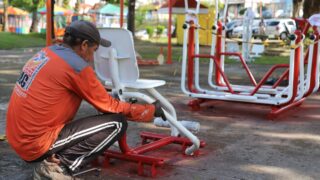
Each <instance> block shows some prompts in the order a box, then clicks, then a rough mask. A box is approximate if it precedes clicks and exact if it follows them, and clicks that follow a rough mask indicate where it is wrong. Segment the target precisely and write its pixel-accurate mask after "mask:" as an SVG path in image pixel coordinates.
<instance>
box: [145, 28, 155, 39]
mask: <svg viewBox="0 0 320 180" xmlns="http://www.w3.org/2000/svg"><path fill="white" fill-rule="evenodd" d="M146 31H147V33H148V35H149V38H152V37H153V32H154V28H153V27H152V26H147V27H146Z"/></svg>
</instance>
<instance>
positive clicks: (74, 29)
mask: <svg viewBox="0 0 320 180" xmlns="http://www.w3.org/2000/svg"><path fill="white" fill-rule="evenodd" d="M65 32H66V33H69V34H70V35H71V36H74V37H79V38H83V39H85V40H89V41H92V42H95V43H97V44H100V45H101V46H104V47H110V46H111V42H110V41H108V40H106V39H103V38H101V36H100V33H99V31H98V29H97V28H96V26H95V25H94V24H92V23H91V22H89V21H83V20H80V21H73V22H72V23H71V24H70V25H69V26H68V27H66V30H65Z"/></svg>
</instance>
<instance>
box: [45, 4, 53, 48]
mask: <svg viewBox="0 0 320 180" xmlns="http://www.w3.org/2000/svg"><path fill="white" fill-rule="evenodd" d="M46 6H47V17H46V20H47V24H46V28H47V29H46V31H47V32H46V45H47V46H50V45H52V26H53V22H52V21H51V20H52V19H51V18H52V15H53V12H51V8H52V6H54V4H53V3H52V0H47V2H46Z"/></svg>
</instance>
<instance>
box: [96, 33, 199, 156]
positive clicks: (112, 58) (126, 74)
mask: <svg viewBox="0 0 320 180" xmlns="http://www.w3.org/2000/svg"><path fill="white" fill-rule="evenodd" d="M99 32H100V35H101V37H102V38H105V39H107V40H109V41H111V47H108V48H106V47H102V46H100V47H99V49H98V50H97V51H96V52H95V55H94V66H95V71H96V74H97V75H98V77H99V78H100V79H101V80H103V81H104V84H105V86H106V87H108V88H111V89H112V92H113V93H115V94H116V95H118V96H119V98H120V100H123V101H127V100H129V99H130V98H132V97H133V98H136V99H138V100H142V101H145V102H147V103H153V102H154V101H155V100H159V101H160V103H161V105H162V108H163V110H164V113H165V116H166V118H167V120H168V122H169V123H170V125H171V135H173V136H178V135H179V133H181V134H183V135H185V136H186V137H188V138H189V139H190V141H191V142H193V145H192V146H191V147H189V148H187V149H186V151H185V153H186V154H192V153H193V152H194V151H195V150H197V149H199V147H200V141H199V139H198V138H197V137H196V136H194V135H193V134H192V133H191V132H190V131H189V130H187V129H186V128H185V127H184V126H183V125H182V124H181V123H180V122H179V121H177V115H176V111H175V109H174V107H173V106H172V105H171V103H170V102H169V101H168V100H167V99H165V98H164V97H163V96H162V95H161V94H160V93H158V92H157V91H156V90H155V89H154V88H155V87H159V86H163V85H165V81H163V80H151V79H139V68H138V65H137V60H136V55H135V50H134V44H133V38H132V35H131V32H130V31H128V30H126V29H121V28H102V29H99ZM133 90H137V91H139V90H145V91H147V92H148V93H149V94H148V95H147V94H143V93H141V92H133Z"/></svg>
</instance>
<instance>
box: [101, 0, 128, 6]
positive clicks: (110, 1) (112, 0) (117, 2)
mask: <svg viewBox="0 0 320 180" xmlns="http://www.w3.org/2000/svg"><path fill="white" fill-rule="evenodd" d="M105 1H106V2H107V3H111V4H119V5H120V0H105ZM128 1H130V0H127V1H125V0H124V1H123V2H124V5H126V6H128ZM131 1H132V0H131Z"/></svg>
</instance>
